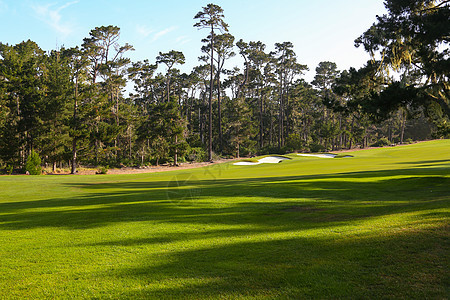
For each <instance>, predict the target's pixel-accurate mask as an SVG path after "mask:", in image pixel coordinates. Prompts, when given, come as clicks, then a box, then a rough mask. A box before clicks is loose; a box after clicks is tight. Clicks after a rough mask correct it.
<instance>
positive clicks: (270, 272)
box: [0, 140, 450, 299]
mask: <svg viewBox="0 0 450 300" xmlns="http://www.w3.org/2000/svg"><path fill="white" fill-rule="evenodd" d="M346 154H347V153H346ZM348 154H350V155H352V156H353V157H350V158H343V159H340V158H333V159H324V158H318V157H301V156H298V155H297V154H289V155H287V156H288V157H289V158H291V159H288V160H283V161H282V162H280V163H277V164H271V163H269V164H265V163H263V164H259V165H248V166H247V165H242V166H235V165H233V164H232V163H231V162H230V163H226V164H217V165H211V166H209V167H204V168H199V169H190V170H180V171H169V172H163V173H151V174H133V175H89V176H49V175H48V176H1V177H0V190H1V193H0V245H1V247H0V262H1V263H0V299H25V298H28V299H33V298H52V299H53V298H56V299H68V298H77V299H82V298H83V299H86V298H88V299H89V298H100V299H102V298H112V299H120V298H154V299H164V298H167V299H172V298H187V299H199V298H213V299H215V298H219V299H235V298H246V299H252V298H253V299H262V298H267V299H273V298H282V299H285V298H293V299H299V298H311V297H312V298H392V299H398V298H414V299H423V298H434V299H436V298H437V299H444V298H446V297H448V295H449V288H448V287H449V281H448V280H449V279H448V278H449V277H448V269H449V255H448V253H449V250H450V249H449V231H448V229H449V227H448V220H449V218H448V217H449V212H450V140H437V141H431V142H423V143H418V144H413V145H406V146H398V147H389V148H379V149H370V150H361V151H354V152H349V153H348Z"/></svg>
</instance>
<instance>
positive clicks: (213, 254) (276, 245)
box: [108, 220, 448, 299]
mask: <svg viewBox="0 0 450 300" xmlns="http://www.w3.org/2000/svg"><path fill="white" fill-rule="evenodd" d="M425 222H426V220H425ZM433 231H440V232H444V231H445V228H442V227H437V228H433V229H431V230H428V231H427V230H422V231H420V230H419V231H415V232H399V233H397V234H392V235H390V236H386V235H383V236H378V237H364V238H360V237H359V238H358V237H355V238H354V239H352V238H340V237H339V236H335V237H334V238H333V237H331V238H320V237H311V238H288V239H280V240H270V241H269V240H266V241H251V242H250V241H249V242H245V241H243V242H239V243H229V244H227V245H219V246H213V245H212V246H210V247H207V248H205V249H192V250H189V249H184V250H183V251H180V252H177V253H174V254H170V255H168V257H166V259H165V261H169V262H168V263H165V264H162V265H160V264H157V265H155V261H154V259H152V258H151V257H149V258H148V260H145V259H144V260H143V261H142V262H141V263H140V266H139V267H135V268H125V269H119V270H117V269H115V270H111V273H109V272H108V276H117V278H121V277H123V276H125V277H131V278H133V279H134V280H136V282H137V283H139V285H140V286H143V287H144V288H141V289H139V290H138V291H137V290H135V291H130V292H129V293H126V294H125V297H126V298H147V297H149V298H155V299H156V298H188V299H192V298H197V299H199V298H227V299H228V298H238V297H254V298H270V299H273V298H283V299H288V298H292V299H299V298H310V297H312V298H325V299H327V298H386V297H387V298H413V299H420V298H440V297H445V293H446V285H445V281H444V280H445V276H446V271H445V269H446V262H445V260H444V261H443V260H442V259H443V258H445V257H447V258H448V255H446V251H448V244H446V241H448V239H445V237H444V236H441V237H439V235H436V234H435V232H433ZM223 238H226V237H223ZM419 241H420V242H419ZM447 262H448V261H447ZM121 296H124V295H121Z"/></svg>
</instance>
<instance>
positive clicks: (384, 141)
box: [370, 137, 391, 147]
mask: <svg viewBox="0 0 450 300" xmlns="http://www.w3.org/2000/svg"><path fill="white" fill-rule="evenodd" d="M390 144H391V142H390V141H389V140H388V139H387V138H385V137H384V138H381V139H379V140H378V141H376V142H375V143H373V144H372V145H370V146H371V147H384V146H389V145H390Z"/></svg>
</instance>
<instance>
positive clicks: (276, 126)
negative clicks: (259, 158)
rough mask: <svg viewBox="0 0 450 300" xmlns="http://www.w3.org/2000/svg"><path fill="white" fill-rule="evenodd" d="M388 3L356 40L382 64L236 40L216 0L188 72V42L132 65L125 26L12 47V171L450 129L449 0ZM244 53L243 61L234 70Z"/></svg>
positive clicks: (202, 21) (4, 108)
mask: <svg viewBox="0 0 450 300" xmlns="http://www.w3.org/2000/svg"><path fill="white" fill-rule="evenodd" d="M385 6H386V9H387V14H385V15H383V16H377V21H376V22H375V23H374V24H373V25H372V26H371V27H370V28H368V29H367V31H365V32H363V33H361V35H360V36H359V37H356V40H355V46H356V47H361V48H363V49H364V50H365V51H366V52H367V53H368V57H370V59H369V60H368V62H367V63H366V64H365V65H364V66H363V67H361V68H349V69H348V70H342V71H341V70H338V68H337V66H336V64H335V63H334V62H331V61H323V62H321V63H320V64H319V65H318V66H306V65H304V64H302V63H301V57H297V55H296V53H295V52H294V45H293V44H292V43H291V42H280V43H276V44H275V45H274V46H275V50H274V51H271V52H269V51H267V50H266V45H265V44H264V41H244V40H242V39H239V37H235V36H233V35H232V33H230V32H229V30H228V24H227V23H226V18H225V14H224V11H223V9H222V8H221V7H220V6H218V5H215V4H208V5H207V6H205V7H203V8H201V10H200V11H199V12H198V14H197V15H195V16H193V22H192V23H193V30H196V29H195V28H198V29H201V30H202V32H204V33H205V38H204V39H203V40H201V41H199V48H200V47H201V50H202V53H203V56H202V57H200V58H199V64H198V66H196V67H194V68H193V69H192V71H191V72H190V73H189V74H187V73H181V71H180V70H179V69H177V67H179V66H180V65H182V64H184V63H185V56H184V54H183V53H182V52H180V51H177V50H172V51H169V52H167V53H162V52H160V53H159V55H157V56H156V57H151V58H148V59H147V60H144V61H136V62H133V61H131V60H130V59H129V58H128V57H127V54H128V53H129V52H130V51H132V50H133V46H132V45H129V44H128V43H126V42H124V41H122V40H120V28H119V27H117V26H114V25H109V26H100V27H96V28H94V29H92V30H91V31H90V32H89V33H88V35H87V37H86V38H84V39H83V41H80V42H81V44H80V46H77V47H73V48H64V47H61V48H60V49H55V50H51V51H48V52H46V51H44V50H42V49H41V48H40V47H39V45H38V44H37V43H35V42H33V41H31V40H28V41H24V42H22V43H19V44H16V45H9V44H7V43H0V169H2V170H3V171H4V172H7V173H12V172H21V170H24V167H25V164H26V162H27V158H28V157H29V156H30V154H32V153H37V154H38V156H39V158H40V160H41V164H42V165H43V166H48V167H51V168H53V170H55V169H56V168H62V167H65V168H70V170H71V173H76V172H77V167H79V166H109V167H121V166H146V165H157V164H174V165H177V164H178V163H180V162H187V161H212V160H217V159H218V158H220V157H225V158H231V157H241V156H252V155H262V154H268V153H279V154H283V153H287V152H294V151H302V152H327V151H334V150H340V149H352V148H357V147H361V148H364V147H368V146H384V145H392V144H402V143H409V142H412V141H419V140H427V139H432V138H448V137H449V136H450V123H449V117H450V106H449V103H450V102H449V99H450V95H449V81H448V74H449V70H450V65H449V60H448V55H449V49H448V43H449V36H450V35H449V30H450V28H449V27H450V22H448V20H449V17H450V13H449V11H450V10H449V1H430V0H421V1H398V0H387V1H385ZM292 34H295V29H293V30H292ZM233 56H239V57H241V61H242V62H243V63H242V65H238V66H234V67H233V68H224V66H225V62H227V60H229V59H230V58H231V57H233ZM308 68H315V72H316V73H315V77H314V80H312V81H311V82H306V81H305V80H304V79H303V78H302V76H303V74H304V72H305V71H306V70H308ZM161 70H162V71H161ZM127 86H133V91H132V92H131V93H127V92H126V90H127V89H126V87H127ZM22 172H23V171H22Z"/></svg>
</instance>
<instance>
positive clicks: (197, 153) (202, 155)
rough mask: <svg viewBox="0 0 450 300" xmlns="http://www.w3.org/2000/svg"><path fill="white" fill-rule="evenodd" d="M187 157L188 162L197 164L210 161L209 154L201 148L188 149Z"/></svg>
mask: <svg viewBox="0 0 450 300" xmlns="http://www.w3.org/2000/svg"><path fill="white" fill-rule="evenodd" d="M186 156H187V160H189V161H195V162H202V161H206V160H207V159H208V154H207V153H206V151H205V150H204V149H203V148H201V147H193V148H190V149H188V151H187V153H186Z"/></svg>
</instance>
